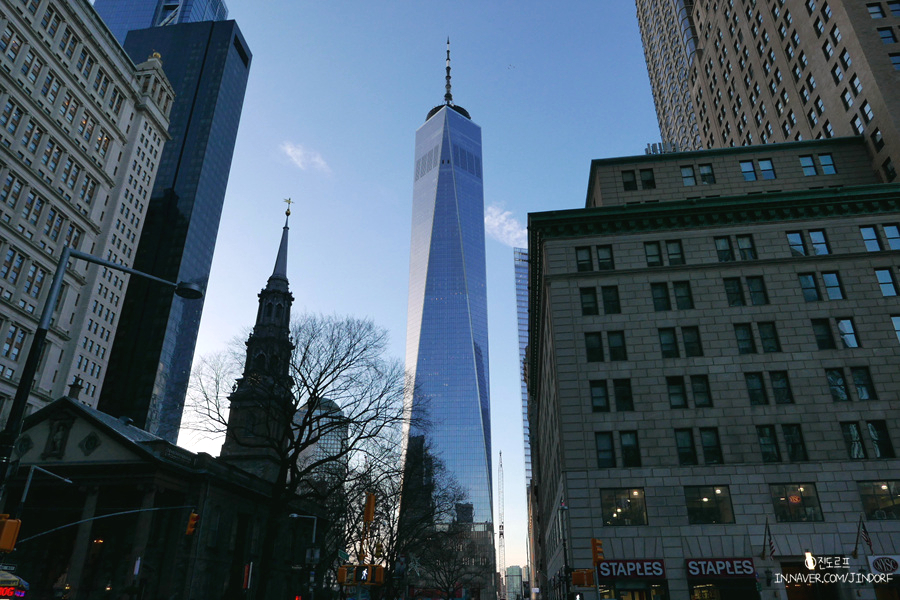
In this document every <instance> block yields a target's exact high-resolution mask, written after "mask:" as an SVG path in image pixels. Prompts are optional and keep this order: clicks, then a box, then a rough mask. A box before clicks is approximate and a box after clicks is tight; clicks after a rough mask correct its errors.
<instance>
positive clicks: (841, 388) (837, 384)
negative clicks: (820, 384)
mask: <svg viewBox="0 0 900 600" xmlns="http://www.w3.org/2000/svg"><path fill="white" fill-rule="evenodd" d="M825 380H826V381H827V382H828V389H829V391H830V392H831V399H832V400H834V401H835V402H849V401H850V396H849V395H848V394H847V381H846V380H845V379H844V370H843V369H825Z"/></svg>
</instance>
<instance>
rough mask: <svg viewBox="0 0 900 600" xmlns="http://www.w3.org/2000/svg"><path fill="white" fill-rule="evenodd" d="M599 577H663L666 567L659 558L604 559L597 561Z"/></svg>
mask: <svg viewBox="0 0 900 600" xmlns="http://www.w3.org/2000/svg"><path fill="white" fill-rule="evenodd" d="M597 573H598V575H599V578H600V579H619V578H631V579H665V577H666V567H665V565H664V564H663V561H662V559H661V558H656V559H650V560H604V561H601V562H599V563H597Z"/></svg>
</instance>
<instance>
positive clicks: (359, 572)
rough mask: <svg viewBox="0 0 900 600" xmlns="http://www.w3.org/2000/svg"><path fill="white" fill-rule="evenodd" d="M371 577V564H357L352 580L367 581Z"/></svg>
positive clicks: (357, 581)
mask: <svg viewBox="0 0 900 600" xmlns="http://www.w3.org/2000/svg"><path fill="white" fill-rule="evenodd" d="M371 577H372V565H358V566H357V567H356V573H355V576H354V578H353V579H354V580H355V581H356V583H369V579H370V578H371Z"/></svg>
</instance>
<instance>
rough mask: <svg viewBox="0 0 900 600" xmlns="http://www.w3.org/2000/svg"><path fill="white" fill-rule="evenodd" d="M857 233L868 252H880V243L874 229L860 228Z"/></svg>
mask: <svg viewBox="0 0 900 600" xmlns="http://www.w3.org/2000/svg"><path fill="white" fill-rule="evenodd" d="M859 233H860V234H861V235H862V239H863V243H864V244H865V245H866V250H868V251H869V252H879V251H881V241H880V240H879V239H878V233H877V232H876V231H875V228H874V227H860V228H859Z"/></svg>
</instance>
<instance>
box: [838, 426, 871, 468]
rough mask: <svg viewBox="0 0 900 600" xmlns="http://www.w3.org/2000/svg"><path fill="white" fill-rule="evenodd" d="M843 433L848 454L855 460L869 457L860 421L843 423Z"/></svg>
mask: <svg viewBox="0 0 900 600" xmlns="http://www.w3.org/2000/svg"><path fill="white" fill-rule="evenodd" d="M841 433H842V434H843V436H844V445H845V446H846V447H847V456H848V457H849V458H852V459H854V460H860V459H864V458H868V456H867V455H866V447H865V446H864V445H863V441H862V431H861V430H860V428H859V423H853V422H850V423H841Z"/></svg>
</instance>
